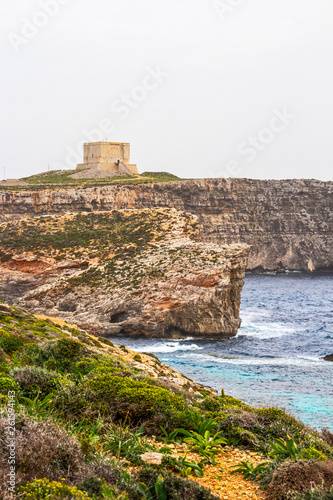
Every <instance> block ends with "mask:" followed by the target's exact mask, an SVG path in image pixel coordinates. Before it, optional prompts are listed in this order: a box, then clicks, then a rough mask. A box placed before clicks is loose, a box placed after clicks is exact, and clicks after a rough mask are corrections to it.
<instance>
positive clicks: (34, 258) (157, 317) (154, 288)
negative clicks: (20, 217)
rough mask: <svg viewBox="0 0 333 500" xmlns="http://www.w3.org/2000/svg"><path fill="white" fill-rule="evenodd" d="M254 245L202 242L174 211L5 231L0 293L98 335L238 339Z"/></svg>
mask: <svg viewBox="0 0 333 500" xmlns="http://www.w3.org/2000/svg"><path fill="white" fill-rule="evenodd" d="M248 252H249V248H248V247H247V246H246V245H240V244H238V245H225V246H218V245H214V244H206V243H203V242H202V241H201V233H200V227H199V224H198V220H197V218H196V217H195V216H193V215H191V214H187V213H183V212H178V211H176V210H172V209H155V210H149V209H146V210H124V211H112V212H98V213H97V212H96V213H90V214H87V213H86V214H85V213H82V214H67V215H64V216H48V217H40V218H38V219H36V218H34V219H27V220H24V221H17V222H11V223H5V224H2V225H1V226H0V295H1V297H2V298H3V299H4V300H7V301H10V302H11V303H13V304H14V303H16V304H20V305H22V306H24V307H28V308H29V309H30V310H31V311H34V312H36V313H40V314H45V313H47V314H49V315H52V316H55V317H61V318H64V319H66V320H67V321H69V322H70V323H75V324H78V325H80V326H81V327H84V328H86V329H89V331H92V332H98V334H99V335H105V336H114V335H121V334H126V335H145V336H156V337H180V336H189V335H193V336H215V337H220V338H222V337H231V336H234V335H236V333H237V330H238V328H239V326H240V318H239V310H240V301H241V290H242V286H243V278H244V274H245V268H246V263H247V257H248Z"/></svg>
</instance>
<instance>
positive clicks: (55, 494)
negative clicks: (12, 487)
mask: <svg viewBox="0 0 333 500" xmlns="http://www.w3.org/2000/svg"><path fill="white" fill-rule="evenodd" d="M18 493H19V495H20V498H23V499H26V500H28V499H31V500H44V499H45V500H46V499H47V500H84V499H85V498H86V499H88V498H89V497H88V495H87V494H86V493H84V492H83V491H80V490H78V489H77V488H76V487H75V486H67V485H66V484H64V483H58V482H56V481H52V482H51V481H49V480H48V479H35V480H34V481H33V482H32V483H28V484H27V485H26V486H21V488H19V489H18Z"/></svg>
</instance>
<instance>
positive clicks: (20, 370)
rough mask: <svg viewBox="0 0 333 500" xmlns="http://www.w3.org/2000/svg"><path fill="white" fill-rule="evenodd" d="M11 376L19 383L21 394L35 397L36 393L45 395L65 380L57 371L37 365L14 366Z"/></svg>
mask: <svg viewBox="0 0 333 500" xmlns="http://www.w3.org/2000/svg"><path fill="white" fill-rule="evenodd" d="M11 376H12V377H13V379H14V380H15V381H16V382H17V383H18V384H19V385H20V388H21V394H22V396H25V397H28V398H31V397H35V396H36V395H37V394H40V395H41V396H47V395H48V394H50V393H52V392H54V391H55V390H56V389H57V388H58V387H59V385H60V384H61V383H64V382H65V381H64V379H63V377H61V376H60V375H59V373H57V372H53V371H49V370H46V369H45V368H41V367H39V366H24V367H17V368H14V369H13V370H12V371H11Z"/></svg>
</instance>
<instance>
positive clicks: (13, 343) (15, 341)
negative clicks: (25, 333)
mask: <svg viewBox="0 0 333 500" xmlns="http://www.w3.org/2000/svg"><path fill="white" fill-rule="evenodd" d="M23 346H24V342H23V340H22V339H21V337H20V336H19V335H16V334H14V333H10V332H6V331H5V330H3V329H2V328H0V348H1V349H2V350H3V351H4V352H5V353H6V354H12V353H13V352H16V351H19V350H20V349H22V347H23Z"/></svg>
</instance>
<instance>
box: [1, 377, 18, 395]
mask: <svg viewBox="0 0 333 500" xmlns="http://www.w3.org/2000/svg"><path fill="white" fill-rule="evenodd" d="M18 389H19V386H18V385H17V383H16V382H15V380H13V379H12V378H10V377H4V376H0V394H4V395H5V396H6V395H7V394H8V392H9V391H15V392H17V391H18Z"/></svg>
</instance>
